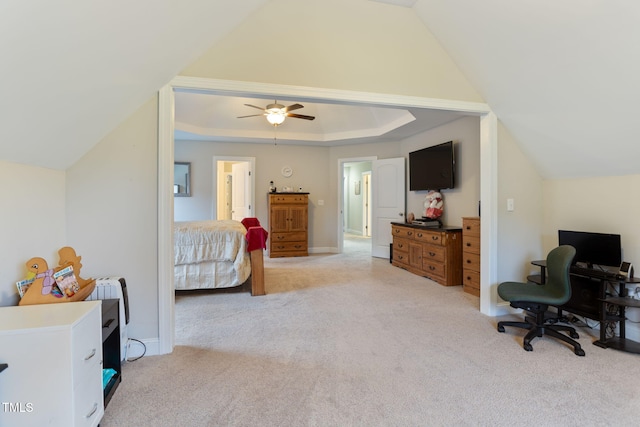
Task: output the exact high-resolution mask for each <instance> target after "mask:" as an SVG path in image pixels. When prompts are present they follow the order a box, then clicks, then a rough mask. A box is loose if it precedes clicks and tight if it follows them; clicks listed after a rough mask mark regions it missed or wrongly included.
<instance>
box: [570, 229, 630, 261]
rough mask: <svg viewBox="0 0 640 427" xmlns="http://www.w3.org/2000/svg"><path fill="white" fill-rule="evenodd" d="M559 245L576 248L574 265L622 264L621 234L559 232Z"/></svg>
mask: <svg viewBox="0 0 640 427" xmlns="http://www.w3.org/2000/svg"><path fill="white" fill-rule="evenodd" d="M558 244H560V245H570V246H573V247H574V248H576V255H575V257H573V263H574V264H576V263H578V262H579V263H584V264H587V266H589V267H592V266H593V265H598V266H606V267H618V266H620V263H621V262H622V247H621V244H620V235H619V234H606V233H590V232H586V231H569V230H558Z"/></svg>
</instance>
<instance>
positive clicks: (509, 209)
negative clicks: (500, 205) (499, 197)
mask: <svg viewBox="0 0 640 427" xmlns="http://www.w3.org/2000/svg"><path fill="white" fill-rule="evenodd" d="M514 209H515V204H514V201H513V199H507V212H513V210H514Z"/></svg>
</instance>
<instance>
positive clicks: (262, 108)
mask: <svg viewBox="0 0 640 427" xmlns="http://www.w3.org/2000/svg"><path fill="white" fill-rule="evenodd" d="M244 105H246V106H247V107H253V108H257V109H258V110H262V111H264V107H256V106H255V105H251V104H244Z"/></svg>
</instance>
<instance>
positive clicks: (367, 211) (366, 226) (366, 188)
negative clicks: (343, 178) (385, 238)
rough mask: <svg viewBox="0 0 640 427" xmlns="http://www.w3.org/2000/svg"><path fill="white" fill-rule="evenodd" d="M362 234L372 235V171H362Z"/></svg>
mask: <svg viewBox="0 0 640 427" xmlns="http://www.w3.org/2000/svg"><path fill="white" fill-rule="evenodd" d="M361 182H362V184H361V186H360V191H361V192H362V236H363V237H371V171H366V172H362V181H361Z"/></svg>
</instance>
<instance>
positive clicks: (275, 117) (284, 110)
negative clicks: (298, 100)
mask: <svg viewBox="0 0 640 427" xmlns="http://www.w3.org/2000/svg"><path fill="white" fill-rule="evenodd" d="M244 105H246V106H247V107H252V108H257V109H258V110H262V114H251V115H248V116H239V117H238V118H239V119H243V118H245V117H258V116H265V117H266V118H267V121H268V122H269V123H271V124H272V125H274V126H278V125H280V124H282V123H283V122H284V119H285V118H287V117H293V118H294V119H304V120H313V119H315V117H314V116H305V115H304V114H294V113H291V111H294V110H299V109H300V108H304V105H302V104H293V105H289V106H288V107H285V106H284V105H282V104H278V101H274V103H273V104H268V105H267V106H266V107H265V108H262V107H257V106H255V105H251V104H244Z"/></svg>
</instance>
